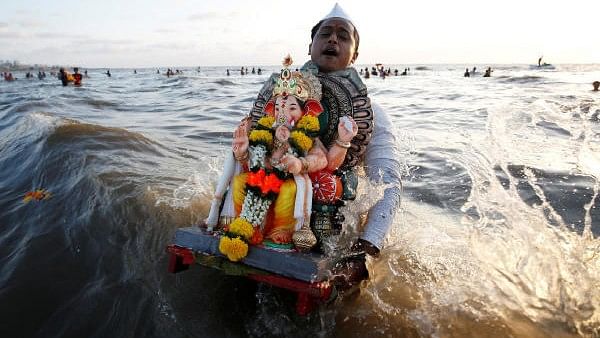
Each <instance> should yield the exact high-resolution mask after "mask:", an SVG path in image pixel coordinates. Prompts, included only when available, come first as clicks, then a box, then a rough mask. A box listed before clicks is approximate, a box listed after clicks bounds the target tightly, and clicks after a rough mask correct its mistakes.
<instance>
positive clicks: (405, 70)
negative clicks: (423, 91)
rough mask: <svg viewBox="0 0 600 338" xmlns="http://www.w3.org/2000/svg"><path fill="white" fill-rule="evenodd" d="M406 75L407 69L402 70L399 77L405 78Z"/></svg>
mask: <svg viewBox="0 0 600 338" xmlns="http://www.w3.org/2000/svg"><path fill="white" fill-rule="evenodd" d="M406 75H408V68H404V71H403V72H402V73H400V76H406Z"/></svg>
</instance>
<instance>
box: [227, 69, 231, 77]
mask: <svg viewBox="0 0 600 338" xmlns="http://www.w3.org/2000/svg"><path fill="white" fill-rule="evenodd" d="M229 75H231V74H230V73H229V68H227V76H229Z"/></svg>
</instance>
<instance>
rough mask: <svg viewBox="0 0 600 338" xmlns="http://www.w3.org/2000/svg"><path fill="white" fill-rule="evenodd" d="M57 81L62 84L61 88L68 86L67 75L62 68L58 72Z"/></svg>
mask: <svg viewBox="0 0 600 338" xmlns="http://www.w3.org/2000/svg"><path fill="white" fill-rule="evenodd" d="M58 79H59V80H60V82H62V85H63V86H67V85H68V84H69V74H68V73H67V72H66V71H65V69H64V68H62V67H61V68H60V69H59V70H58Z"/></svg>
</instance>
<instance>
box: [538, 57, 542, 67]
mask: <svg viewBox="0 0 600 338" xmlns="http://www.w3.org/2000/svg"><path fill="white" fill-rule="evenodd" d="M542 58H543V56H540V58H539V59H538V67H541V66H542Z"/></svg>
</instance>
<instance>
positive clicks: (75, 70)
mask: <svg viewBox="0 0 600 338" xmlns="http://www.w3.org/2000/svg"><path fill="white" fill-rule="evenodd" d="M81 78H82V76H81V73H79V68H77V67H75V68H73V85H75V86H81Z"/></svg>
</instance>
